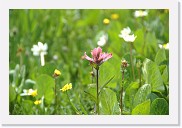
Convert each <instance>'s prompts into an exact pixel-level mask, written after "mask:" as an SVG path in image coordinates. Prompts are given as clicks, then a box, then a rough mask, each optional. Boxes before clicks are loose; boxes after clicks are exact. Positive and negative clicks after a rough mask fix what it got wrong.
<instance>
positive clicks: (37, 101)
mask: <svg viewBox="0 0 182 128" xmlns="http://www.w3.org/2000/svg"><path fill="white" fill-rule="evenodd" d="M41 103H42V101H41V100H36V101H35V102H34V104H35V105H38V104H41Z"/></svg>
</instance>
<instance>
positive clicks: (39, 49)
mask: <svg viewBox="0 0 182 128" xmlns="http://www.w3.org/2000/svg"><path fill="white" fill-rule="evenodd" d="M47 49H48V46H47V44H46V43H45V44H43V43H41V42H38V45H33V47H32V48H31V51H32V52H33V55H34V56H39V55H40V54H41V53H42V54H44V55H46V54H47Z"/></svg>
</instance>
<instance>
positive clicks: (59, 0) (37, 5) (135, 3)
mask: <svg viewBox="0 0 182 128" xmlns="http://www.w3.org/2000/svg"><path fill="white" fill-rule="evenodd" d="M9 9H169V42H170V43H169V44H170V48H169V59H170V60H169V73H170V74H169V84H170V89H169V115H163V116H159V115H155V116H154V115H145V116H141V115H140V116H139V115H136V116H134V115H114V116H111V115H93V116H91V115H9ZM0 16H1V20H0V21H1V24H0V33H1V38H0V44H1V46H0V57H1V63H0V66H1V73H0V81H1V85H0V98H1V104H0V109H1V116H0V118H1V121H2V122H1V123H2V124H3V125H28V124H34V125H105V126H106V125H107V126H109V125H167V126H169V125H179V117H180V116H179V112H180V110H179V98H180V97H179V84H180V82H179V69H180V68H179V42H178V41H179V38H178V34H179V24H178V1H176V0H172V1H171V0H158V1H157V2H156V1H155V0H127V1H122V0H120V1H114V0H105V1H101V0H100V1H98V0H66V1H64V0H44V1H41V0H39V1H36V0H31V1H26V0H4V1H3V0H1V4H0Z"/></svg>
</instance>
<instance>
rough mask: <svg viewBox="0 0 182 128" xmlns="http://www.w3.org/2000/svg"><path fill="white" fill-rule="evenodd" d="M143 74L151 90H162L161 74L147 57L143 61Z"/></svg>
mask: <svg viewBox="0 0 182 128" xmlns="http://www.w3.org/2000/svg"><path fill="white" fill-rule="evenodd" d="M143 65H144V66H143V74H144V79H145V81H146V83H147V84H150V85H151V87H152V91H154V92H164V85H163V80H162V75H161V73H160V70H159V67H158V66H157V64H156V63H155V62H153V61H151V60H149V59H145V61H144V62H143Z"/></svg>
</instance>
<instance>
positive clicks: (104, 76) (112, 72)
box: [99, 55, 121, 88]
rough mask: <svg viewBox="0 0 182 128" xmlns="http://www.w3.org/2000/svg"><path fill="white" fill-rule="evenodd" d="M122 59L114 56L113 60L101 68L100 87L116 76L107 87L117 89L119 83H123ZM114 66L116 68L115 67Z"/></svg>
mask: <svg viewBox="0 0 182 128" xmlns="http://www.w3.org/2000/svg"><path fill="white" fill-rule="evenodd" d="M120 63H121V59H120V58H119V57H118V56H117V55H113V57H112V58H111V59H109V60H108V61H106V62H104V63H103V64H102V65H101V66H100V68H99V87H101V86H103V85H104V84H106V83H107V81H108V80H110V79H111V77H113V76H115V77H114V78H113V79H112V81H110V82H109V84H107V87H111V88H115V87H116V85H117V83H118V82H119V81H121V71H120V66H121V65H120ZM113 65H114V66H113Z"/></svg>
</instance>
